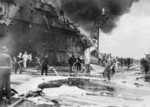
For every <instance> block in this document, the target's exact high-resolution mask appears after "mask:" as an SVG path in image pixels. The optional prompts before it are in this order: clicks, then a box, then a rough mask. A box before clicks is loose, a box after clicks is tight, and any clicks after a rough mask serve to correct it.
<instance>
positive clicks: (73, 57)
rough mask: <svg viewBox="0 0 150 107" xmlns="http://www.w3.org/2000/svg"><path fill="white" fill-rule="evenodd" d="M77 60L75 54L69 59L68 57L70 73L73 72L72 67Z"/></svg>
mask: <svg viewBox="0 0 150 107" xmlns="http://www.w3.org/2000/svg"><path fill="white" fill-rule="evenodd" d="M75 62H76V58H75V56H74V55H72V56H71V57H70V58H69V59H68V63H69V66H70V75H71V73H72V67H73V65H74V63H75Z"/></svg>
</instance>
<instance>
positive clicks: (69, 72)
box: [69, 65, 73, 75]
mask: <svg viewBox="0 0 150 107" xmlns="http://www.w3.org/2000/svg"><path fill="white" fill-rule="evenodd" d="M72 66H73V65H70V72H69V73H70V75H71V73H72Z"/></svg>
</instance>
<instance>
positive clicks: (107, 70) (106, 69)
mask: <svg viewBox="0 0 150 107" xmlns="http://www.w3.org/2000/svg"><path fill="white" fill-rule="evenodd" d="M111 72H112V69H111V68H110V66H106V68H105V70H104V72H103V76H104V77H107V78H108V80H110V77H111Z"/></svg>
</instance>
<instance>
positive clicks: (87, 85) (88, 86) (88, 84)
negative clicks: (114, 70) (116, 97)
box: [68, 78, 115, 92]
mask: <svg viewBox="0 0 150 107" xmlns="http://www.w3.org/2000/svg"><path fill="white" fill-rule="evenodd" d="M68 83H69V85H70V86H77V87H78V88H81V89H84V90H87V91H92V92H99V91H110V92H115V89H114V88H113V87H110V86H106V85H100V84H98V83H94V82H92V81H91V80H90V79H81V78H69V79H68Z"/></svg>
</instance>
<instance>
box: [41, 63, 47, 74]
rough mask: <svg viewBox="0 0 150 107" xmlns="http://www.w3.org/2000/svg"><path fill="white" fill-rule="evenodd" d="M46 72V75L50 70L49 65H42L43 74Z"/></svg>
mask: <svg viewBox="0 0 150 107" xmlns="http://www.w3.org/2000/svg"><path fill="white" fill-rule="evenodd" d="M44 72H45V75H47V72H48V67H47V65H42V70H41V75H43V74H44Z"/></svg>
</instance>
